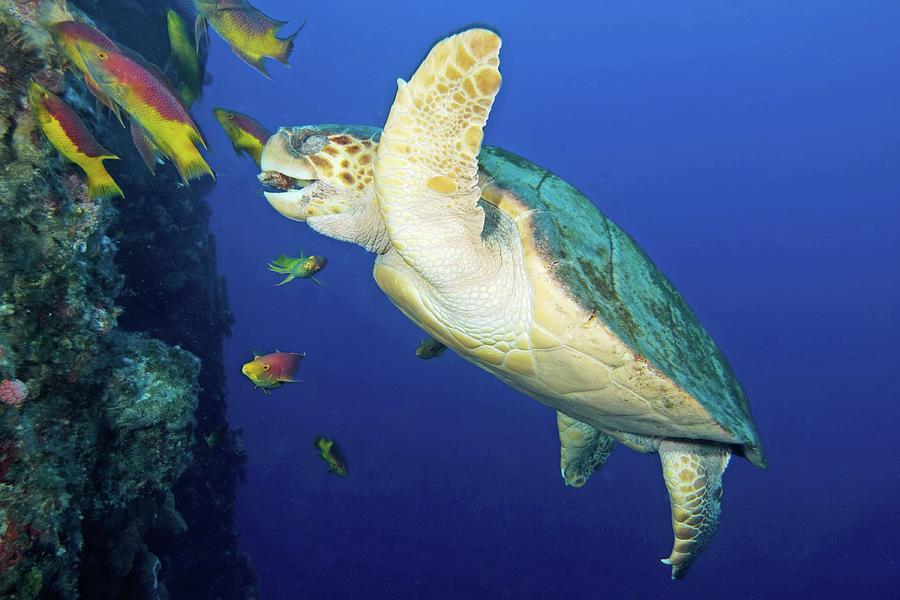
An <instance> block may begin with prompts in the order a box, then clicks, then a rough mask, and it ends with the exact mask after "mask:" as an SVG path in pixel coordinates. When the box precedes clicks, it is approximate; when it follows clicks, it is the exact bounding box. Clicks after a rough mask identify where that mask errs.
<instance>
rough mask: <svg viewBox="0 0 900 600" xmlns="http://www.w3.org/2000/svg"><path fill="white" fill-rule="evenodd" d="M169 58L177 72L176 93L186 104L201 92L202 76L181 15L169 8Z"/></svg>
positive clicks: (167, 18)
mask: <svg viewBox="0 0 900 600" xmlns="http://www.w3.org/2000/svg"><path fill="white" fill-rule="evenodd" d="M166 23H167V26H168V29H169V52H170V60H171V61H172V64H174V65H175V70H176V72H177V73H178V93H179V94H180V95H181V99H182V100H184V103H185V104H186V105H188V106H190V105H191V104H193V103H194V102H196V100H197V99H198V98H199V97H200V94H201V93H202V92H203V78H202V73H201V69H200V58H199V57H198V56H197V50H196V45H195V43H194V41H193V40H191V34H190V32H189V31H188V27H187V25H185V23H184V20H183V19H182V18H181V16H180V15H179V14H178V13H177V12H175V11H174V10H172V9H171V8H170V9H169V10H168V12H167V13H166Z"/></svg>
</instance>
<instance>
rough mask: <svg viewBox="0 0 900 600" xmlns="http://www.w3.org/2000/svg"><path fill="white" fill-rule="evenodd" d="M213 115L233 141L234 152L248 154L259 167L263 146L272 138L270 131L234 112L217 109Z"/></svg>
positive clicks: (245, 116)
mask: <svg viewBox="0 0 900 600" xmlns="http://www.w3.org/2000/svg"><path fill="white" fill-rule="evenodd" d="M213 114H214V115H215V116H216V120H217V121H218V122H219V125H221V126H222V129H224V130H225V134H226V135H227V136H228V139H229V140H231V145H232V146H234V151H235V152H237V153H238V156H240V154H241V152H246V153H247V154H249V155H250V157H251V158H253V160H254V161H256V166H257V167H258V166H259V160H260V157H261V156H262V149H263V146H265V145H266V142H268V141H269V138H270V137H271V136H272V134H271V133H269V130H268V129H266V128H265V127H263V126H262V125H260V124H259V122H257V121H256V120H254V119H252V118H250V117H248V116H247V115H244V114H241V113H239V112H235V111H233V110H225V109H224V108H215V109H213Z"/></svg>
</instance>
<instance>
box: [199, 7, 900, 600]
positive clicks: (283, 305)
mask: <svg viewBox="0 0 900 600" xmlns="http://www.w3.org/2000/svg"><path fill="white" fill-rule="evenodd" d="M257 4H258V6H259V7H260V8H262V9H264V10H265V11H266V12H268V13H269V14H271V15H273V16H276V17H283V18H287V17H291V16H297V17H301V18H302V17H303V16H308V17H309V25H308V27H307V29H306V30H304V31H303V32H302V33H301V34H300V36H299V37H298V40H297V47H296V50H295V52H294V55H293V58H292V61H291V62H292V65H293V66H292V68H291V69H290V70H286V69H284V68H282V67H281V66H280V65H277V64H273V65H272V66H271V72H272V74H273V77H274V80H273V81H268V80H265V79H264V78H262V77H261V76H260V75H259V74H257V73H255V72H254V71H253V70H252V69H250V68H249V67H246V66H245V65H243V64H242V63H240V62H239V61H238V60H237V59H236V58H235V57H234V56H232V55H231V53H230V52H229V50H228V48H227V46H226V45H225V43H224V42H223V41H222V40H221V39H219V38H218V37H217V36H216V35H215V34H212V55H211V61H210V65H209V67H210V71H211V72H212V75H213V78H214V81H213V84H212V85H211V86H210V87H208V88H207V90H206V96H205V99H204V100H203V102H202V103H201V104H199V105H198V106H197V110H196V113H197V115H198V118H199V120H200V122H201V124H202V126H203V127H204V129H205V131H207V132H208V133H209V136H210V138H211V142H212V146H213V149H214V150H215V152H216V155H215V156H214V157H213V158H212V162H213V166H214V168H216V170H217V171H218V173H219V174H220V178H219V182H218V185H217V186H216V190H215V192H214V194H213V197H212V199H211V202H212V204H213V210H214V213H215V214H214V220H213V227H214V230H215V233H216V235H217V237H218V240H219V253H220V259H221V265H222V268H223V270H224V272H225V274H226V276H227V278H228V288H229V293H230V295H231V305H232V307H233V309H234V312H235V315H236V318H237V323H236V326H235V330H234V336H233V337H232V338H231V340H230V342H229V344H228V346H227V354H226V364H227V365H228V368H229V390H230V403H231V416H232V419H233V421H234V423H236V424H237V425H239V426H240V427H243V429H244V440H245V443H246V446H247V449H248V451H249V457H250V458H249V463H248V469H247V471H248V475H247V482H246V484H245V485H244V486H243V487H242V488H241V491H240V502H239V529H240V531H241V545H242V546H243V548H244V549H245V550H246V551H248V552H249V553H250V554H251V556H252V558H253V562H254V565H255V567H256V569H257V571H258V573H259V588H260V594H261V597H262V598H265V599H271V598H276V599H280V598H335V597H351V596H355V597H364V598H386V597H418V598H463V597H476V596H484V597H492V598H493V597H508V598H525V597H528V598H548V597H561V598H594V597H609V598H622V597H649V596H651V595H662V594H665V597H667V598H680V597H684V598H694V599H696V598H697V597H698V596H704V597H727V598H774V597H787V596H794V597H801V596H802V597H807V596H813V595H815V596H818V597H840V596H845V595H848V594H854V595H856V594H863V596H860V597H873V598H897V597H900V560H898V554H900V503H898V502H900V501H898V498H900V460H898V458H897V454H898V437H900V435H898V434H900V391H898V390H900V376H898V368H900V352H898V349H897V339H898V336H900V326H898V322H900V275H898V258H900V234H898V231H897V228H898V225H900V208H898V200H900V83H898V78H900V36H898V33H897V32H898V23H900V3H898V2H896V1H895V0H884V1H875V0H872V1H865V2H848V1H846V0H843V1H835V0H815V1H812V0H794V1H792V2H784V1H781V0H779V1H774V0H757V1H755V2H752V3H736V2H727V3H726V2H718V1H713V0H709V1H700V0H691V1H678V2H672V1H670V0H653V1H649V0H648V1H642V2H625V1H624V0H620V1H617V2H566V3H546V2H529V3H522V2H512V1H509V2H490V3H489V2H485V1H484V0H458V1H456V2H452V3H449V2H448V3H444V2H441V3H433V4H434V6H433V7H431V8H428V7H424V6H422V4H431V3H411V2H377V3H360V2H357V1H355V0H332V1H329V2H322V3H307V2H304V3H297V2H294V1H293V0H267V1H263V0H258V1H257ZM726 4H727V5H737V4H746V6H745V7H744V8H736V7H734V6H729V7H727V8H726V7H725V5H726ZM438 5H440V8H438ZM472 23H478V24H487V25H489V26H491V27H493V28H495V29H496V30H498V31H499V32H500V33H501V35H502V36H503V43H504V45H503V52H502V54H501V60H502V63H501V70H502V72H503V75H504V83H503V89H502V91H501V93H500V95H499V97H498V99H497V102H496V104H495V106H494V111H493V113H492V116H491V120H490V122H489V124H488V127H487V130H486V138H485V139H486V143H489V144H493V145H499V146H503V147H505V148H508V149H510V150H513V151H515V152H518V153H520V154H522V155H524V156H526V157H528V158H529V159H531V160H533V161H535V162H536V163H538V164H540V165H543V166H545V167H548V168H550V169H552V170H554V171H555V172H557V173H558V174H559V175H561V176H562V177H564V178H565V179H567V180H568V181H569V182H571V183H572V184H574V185H576V186H577V187H578V188H580V189H581V190H583V191H584V192H585V193H586V194H587V195H588V196H589V197H591V198H592V199H593V200H594V201H595V202H596V203H597V205H598V206H599V207H600V208H601V209H602V210H603V211H604V212H605V213H606V214H607V215H609V216H610V217H611V218H612V219H613V220H614V221H616V222H617V223H618V224H619V225H621V226H622V227H624V228H625V230H627V231H628V232H630V233H631V234H632V235H633V236H634V237H635V239H636V240H637V241H638V242H639V243H640V244H641V245H642V246H643V247H644V249H645V250H646V251H647V252H648V253H649V255H650V256H651V257H653V259H654V260H655V261H656V262H657V264H658V265H659V267H660V268H661V269H662V270H663V271H664V272H665V273H666V274H667V275H668V276H669V277H670V278H671V279H672V280H673V281H674V282H675V284H676V285H677V286H678V288H679V289H680V290H681V292H682V293H683V294H684V295H685V297H686V298H687V299H688V301H689V302H690V304H691V305H692V306H693V307H694V309H695V310H696V312H697V313H698V315H699V317H700V319H701V321H702V322H703V323H704V324H705V326H706V327H707V328H708V330H709V331H710V332H711V334H712V335H713V337H714V338H715V339H716V340H717V341H718V343H719V344H720V346H721V347H722V349H723V350H724V351H725V353H726V355H727V356H728V357H729V359H730V360H731V362H732V365H733V366H734V369H735V371H736V373H737V374H738V376H739V378H740V379H741V381H742V382H743V383H744V385H745V386H746V388H747V391H748V393H749V396H750V398H751V405H752V408H753V411H754V415H755V417H756V420H757V423H758V426H759V429H760V431H761V434H762V439H763V442H764V445H765V447H766V450H767V452H768V455H769V459H770V463H771V467H770V469H769V470H768V471H762V470H759V469H756V468H754V467H752V466H751V465H750V464H749V463H747V462H746V461H744V460H735V461H733V463H732V466H731V468H730V469H729V470H728V473H727V475H726V481H725V489H726V494H725V500H724V514H723V519H722V525H721V527H720V529H719V532H718V535H717V536H716V538H715V539H714V541H713V542H712V543H711V544H710V546H709V548H708V549H707V551H706V553H705V554H704V555H703V556H702V557H701V558H700V560H699V561H698V562H697V564H696V565H695V568H694V569H693V571H692V572H691V574H690V575H689V577H688V578H687V579H686V580H685V581H681V582H674V583H673V582H671V581H670V580H669V570H668V568H666V567H663V566H662V565H660V564H659V563H658V558H659V557H662V556H666V555H667V554H668V552H669V549H670V545H671V535H672V534H671V530H670V525H669V509H668V500H667V497H666V494H665V488H664V486H663V482H662V478H661V474H660V469H659V462H658V459H657V457H656V456H653V455H638V454H635V453H633V452H631V451H628V450H627V449H623V448H621V447H620V448H619V449H617V450H616V452H615V453H614V455H613V457H612V458H611V460H610V462H609V464H608V465H607V466H606V467H605V468H604V469H603V471H602V472H601V473H600V474H598V475H597V476H596V477H595V478H594V479H593V480H591V482H590V483H589V484H588V485H587V486H586V487H585V488H583V489H580V490H574V489H567V488H566V487H564V485H563V483H562V480H561V479H560V476H559V470H558V446H557V437H556V424H555V418H554V414H553V412H552V411H551V410H550V409H548V408H545V407H543V406H541V405H539V404H537V403H536V402H534V401H532V400H530V399H528V398H525V397H523V396H521V395H519V394H518V393H516V392H513V391H512V390H509V389H507V388H505V387H504V386H503V385H502V384H500V383H499V382H497V381H496V380H494V379H492V378H491V377H490V376H488V375H487V374H485V373H483V372H481V371H480V370H478V369H476V368H474V367H472V366H470V365H468V364H466V363H464V362H463V361H461V360H460V359H459V358H457V357H456V356H453V355H448V356H445V357H443V358H441V359H440V360H437V361H431V362H427V363H426V362H421V361H419V360H417V359H416V358H415V357H414V355H413V350H414V349H415V347H416V345H417V344H418V342H419V340H420V339H421V337H422V334H421V333H420V332H419V331H417V330H416V329H415V328H414V327H413V326H412V325H411V324H410V323H408V322H407V321H406V320H405V319H404V317H402V316H401V315H400V314H399V312H398V311H396V310H395V309H394V308H393V307H392V305H391V304H390V303H389V302H388V300H387V299H386V298H385V297H384V296H383V295H382V294H381V293H380V291H379V290H378V289H377V288H376V286H375V284H374V282H373V281H372V278H371V265H372V261H373V257H372V256H371V255H367V254H366V253H365V252H364V251H363V250H362V249H360V248H357V247H355V246H350V245H346V244H341V243H339V242H336V241H333V240H330V239H325V238H323V237H321V236H318V235H317V234H315V233H313V232H311V231H310V230H308V228H307V227H306V226H305V225H303V224H299V223H293V222H289V221H287V220H285V219H283V218H281V217H280V216H278V215H277V214H276V213H275V212H274V211H273V210H272V209H271V208H270V207H269V206H268V205H267V204H266V202H265V201H264V200H263V198H262V197H261V196H260V195H259V193H258V191H257V185H256V182H255V178H254V176H255V168H254V166H253V164H252V162H251V161H249V160H247V159H242V160H241V159H237V158H236V157H234V155H233V153H232V152H231V149H230V147H229V145H228V143H227V141H226V140H225V138H224V136H223V134H222V132H221V131H219V130H218V128H217V126H216V125H215V123H214V121H213V120H212V117H211V114H210V109H211V108H212V107H213V106H224V107H228V108H233V109H237V110H241V111H245V112H248V113H250V114H252V115H255V116H256V117H257V118H259V119H260V120H261V121H263V122H264V123H265V124H267V125H268V126H270V127H272V128H274V127H276V126H278V125H296V124H308V123H321V122H345V123H363V124H373V125H380V124H382V123H383V122H384V119H385V117H386V115H387V110H388V108H389V106H390V102H391V101H392V99H393V95H394V91H395V79H396V78H397V77H404V78H408V77H409V76H410V75H411V74H412V72H413V71H414V69H415V68H416V67H417V65H418V64H419V62H420V60H421V59H422V58H423V57H424V56H425V54H426V52H427V50H428V49H429V47H430V45H431V44H432V43H433V42H435V41H437V40H438V39H439V38H441V37H443V36H445V35H447V34H448V33H450V32H453V31H457V30H459V29H461V28H463V27H465V26H466V25H468V24H472ZM300 247H302V248H303V249H304V250H306V251H307V252H315V253H321V254H325V255H327V256H328V258H329V264H328V267H327V269H326V270H325V271H323V273H322V276H321V277H322V279H323V280H324V281H325V282H326V283H327V287H317V286H315V285H313V284H311V283H310V282H308V281H298V282H295V283H292V284H290V285H288V286H284V287H279V288H276V287H274V285H273V284H274V283H276V282H277V281H278V278H277V276H276V275H274V274H271V273H268V272H267V271H266V269H265V264H266V262H267V261H268V260H270V259H271V258H273V257H275V256H277V255H278V254H279V253H291V252H295V251H296V250H297V249H298V248H300ZM251 347H252V348H258V349H260V350H272V349H274V348H279V349H281V350H296V351H306V352H308V353H309V357H308V358H307V359H306V361H304V363H303V367H302V378H303V380H304V383H302V384H301V385H296V386H292V387H290V388H285V389H281V390H276V391H275V392H274V393H273V394H272V395H271V396H264V395H262V394H261V393H260V392H258V391H254V390H253V389H252V388H251V386H250V384H249V383H248V382H247V381H246V380H245V379H244V378H243V377H242V376H241V375H240V371H239V367H240V365H241V363H242V362H244V361H245V360H246V359H247V358H248V356H249V351H250V348H251ZM317 433H324V434H327V435H333V436H335V437H336V438H337V439H338V440H339V441H340V443H341V444H342V446H343V447H344V450H345V452H346V454H347V456H348V458H349V462H350V469H351V475H350V477H349V478H347V479H341V478H338V477H335V476H332V475H328V474H327V473H326V472H325V471H326V468H325V465H324V463H322V462H321V461H320V460H319V459H318V458H317V457H316V456H315V453H314V451H313V449H312V439H313V436H315V435H316V434H317Z"/></svg>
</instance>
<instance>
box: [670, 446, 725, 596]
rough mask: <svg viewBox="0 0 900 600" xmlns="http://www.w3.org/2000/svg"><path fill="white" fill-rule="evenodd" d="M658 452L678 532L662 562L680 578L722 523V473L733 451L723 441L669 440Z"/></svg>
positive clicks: (673, 519) (673, 526)
mask: <svg viewBox="0 0 900 600" xmlns="http://www.w3.org/2000/svg"><path fill="white" fill-rule="evenodd" d="M658 452H659V458H660V460H661V461H662V467H663V476H664V477H665V480H666V488H668V490H669V502H670V504H671V506H672V531H673V532H674V533H675V544H674V545H673V546H672V552H671V553H670V554H669V557H668V558H664V559H662V563H663V564H666V565H671V566H672V579H681V578H682V577H684V576H685V575H686V574H687V571H688V569H689V568H690V566H691V563H693V562H694V559H695V558H696V557H697V555H698V554H700V552H701V551H702V550H703V549H704V548H705V547H706V544H708V543H709V540H710V539H711V538H712V536H713V534H714V533H715V531H716V528H717V527H718V526H719V514H720V513H721V511H722V509H721V500H722V491H723V490H722V474H723V473H724V472H725V468H726V467H727V466H728V461H729V460H730V459H731V450H730V449H729V448H728V447H727V446H725V445H722V444H703V443H692V442H682V441H675V440H668V439H666V440H662V442H660V445H659V450H658Z"/></svg>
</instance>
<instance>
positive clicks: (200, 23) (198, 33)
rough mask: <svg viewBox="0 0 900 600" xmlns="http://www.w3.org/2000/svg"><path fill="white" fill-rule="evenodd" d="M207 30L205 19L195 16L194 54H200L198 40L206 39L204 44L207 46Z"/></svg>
mask: <svg viewBox="0 0 900 600" xmlns="http://www.w3.org/2000/svg"><path fill="white" fill-rule="evenodd" d="M208 36H209V29H208V26H207V24H206V19H205V18H204V17H203V16H201V15H197V18H196V19H195V20H194V52H196V53H197V54H200V38H206V43H207V44H209V37H208Z"/></svg>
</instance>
